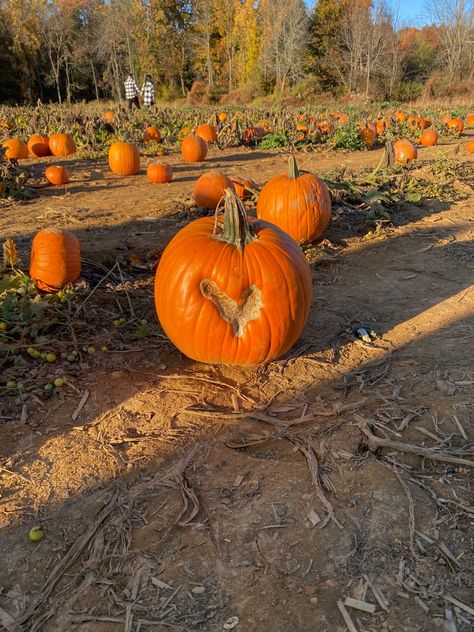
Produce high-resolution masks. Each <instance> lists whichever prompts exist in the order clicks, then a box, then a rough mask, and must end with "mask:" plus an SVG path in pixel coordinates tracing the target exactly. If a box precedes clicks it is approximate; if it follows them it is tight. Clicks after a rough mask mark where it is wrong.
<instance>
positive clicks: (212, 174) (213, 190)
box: [193, 171, 235, 210]
mask: <svg viewBox="0 0 474 632" xmlns="http://www.w3.org/2000/svg"><path fill="white" fill-rule="evenodd" d="M226 189H231V190H233V191H235V189H234V185H233V184H232V181H231V180H230V178H228V177H227V176H226V175H224V174H223V173H220V172H219V171H208V172H207V173H203V175H202V176H201V177H200V178H198V180H197V181H196V184H195V185H194V191H193V196H194V201H195V202H196V206H201V207H203V208H208V209H209V210H214V209H215V208H217V205H218V204H219V202H220V201H221V200H222V198H223V197H224V193H225V190H226Z"/></svg>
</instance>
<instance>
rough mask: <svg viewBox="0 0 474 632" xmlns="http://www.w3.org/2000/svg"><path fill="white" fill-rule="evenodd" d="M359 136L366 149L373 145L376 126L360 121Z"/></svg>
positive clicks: (375, 136)
mask: <svg viewBox="0 0 474 632" xmlns="http://www.w3.org/2000/svg"><path fill="white" fill-rule="evenodd" d="M359 129H360V131H359V134H360V137H361V138H362V141H363V143H364V145H365V146H366V147H367V149H370V148H371V147H373V145H374V143H375V141H376V139H377V128H376V127H375V125H374V124H373V123H362V125H361V126H360V128H359Z"/></svg>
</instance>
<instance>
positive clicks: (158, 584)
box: [151, 577, 173, 590]
mask: <svg viewBox="0 0 474 632" xmlns="http://www.w3.org/2000/svg"><path fill="white" fill-rule="evenodd" d="M151 583H152V584H153V586H156V587H157V588H166V589H167V590H173V586H170V585H169V584H167V583H166V582H162V581H161V579H158V578H157V577H152V578H151Z"/></svg>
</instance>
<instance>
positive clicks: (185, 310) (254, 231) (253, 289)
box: [155, 189, 312, 366]
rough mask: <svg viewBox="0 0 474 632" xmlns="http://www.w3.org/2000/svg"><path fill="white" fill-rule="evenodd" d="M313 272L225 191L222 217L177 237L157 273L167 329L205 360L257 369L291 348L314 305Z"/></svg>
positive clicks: (288, 243)
mask: <svg viewBox="0 0 474 632" xmlns="http://www.w3.org/2000/svg"><path fill="white" fill-rule="evenodd" d="M311 292H312V287H311V272H310V269H309V266H308V262H307V261H306V258H305V256H304V255H303V253H302V252H301V250H300V248H299V247H298V246H297V245H296V243H295V242H294V241H293V240H292V239H291V237H289V236H288V235H287V234H286V233H284V232H283V231H282V230H280V229H279V228H278V227H277V226H274V225H273V224H269V223H268V222H265V221H262V220H254V221H251V222H249V220H248V218H247V216H246V213H245V208H244V207H243V205H242V202H241V201H240V200H239V198H238V197H237V196H236V194H235V193H234V192H233V191H231V190H229V189H227V191H226V195H225V206H224V218H223V219H221V218H219V219H218V220H216V219H215V218H213V217H203V218H200V219H197V220H195V221H194V222H191V223H190V224H188V225H187V226H185V227H184V228H183V229H181V230H180V231H179V233H177V235H175V237H174V238H173V239H172V240H171V241H170V243H169V244H168V246H167V247H166V248H165V250H164V252H163V254H162V256H161V259H160V263H159V265H158V268H157V271H156V278H155V306H156V312H157V315H158V318H159V320H160V323H161V326H162V327H163V329H164V331H165V333H166V335H167V336H168V337H169V339H170V340H171V341H172V343H173V344H174V345H175V346H176V347H177V348H178V349H179V350H180V351H181V352H182V353H184V354H185V355H187V356H188V357H190V358H193V359H194V360H197V361H200V362H208V363H213V364H233V365H238V366H255V365H258V364H262V363H264V362H269V361H271V360H274V359H276V358H278V357H280V356H281V355H283V354H284V353H286V352H287V351H288V350H289V349H290V348H291V346H292V345H293V344H294V343H295V342H296V340H297V339H298V337H299V336H300V334H301V332H302V330H303V327H304V325H305V323H306V320H307V318H308V314H309V309H310V305H311Z"/></svg>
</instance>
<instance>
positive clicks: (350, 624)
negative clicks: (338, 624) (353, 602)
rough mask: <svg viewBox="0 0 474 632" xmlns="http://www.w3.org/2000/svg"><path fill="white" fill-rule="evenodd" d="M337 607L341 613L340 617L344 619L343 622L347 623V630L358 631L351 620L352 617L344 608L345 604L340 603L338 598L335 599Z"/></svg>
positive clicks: (350, 631)
mask: <svg viewBox="0 0 474 632" xmlns="http://www.w3.org/2000/svg"><path fill="white" fill-rule="evenodd" d="M337 607H338V608H339V610H340V613H341V614H342V618H343V619H344V623H345V624H346V625H347V627H348V629H349V632H358V631H357V628H356V627H355V625H354V623H353V622H352V619H351V618H350V616H349V613H348V612H347V610H346V606H345V605H344V604H343V603H342V601H341V600H340V599H338V600H337Z"/></svg>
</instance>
